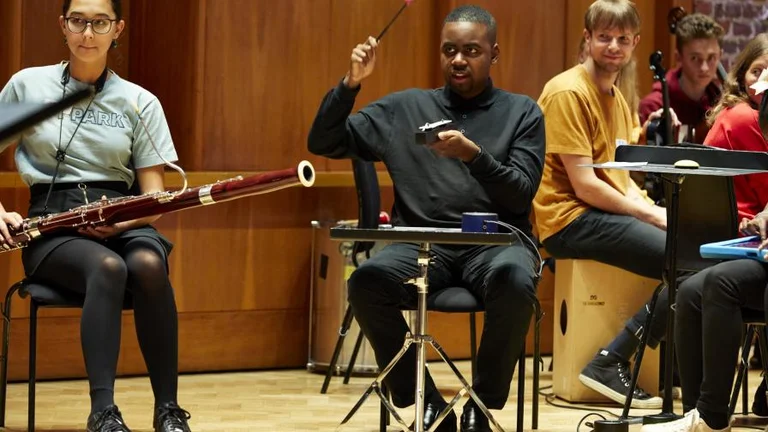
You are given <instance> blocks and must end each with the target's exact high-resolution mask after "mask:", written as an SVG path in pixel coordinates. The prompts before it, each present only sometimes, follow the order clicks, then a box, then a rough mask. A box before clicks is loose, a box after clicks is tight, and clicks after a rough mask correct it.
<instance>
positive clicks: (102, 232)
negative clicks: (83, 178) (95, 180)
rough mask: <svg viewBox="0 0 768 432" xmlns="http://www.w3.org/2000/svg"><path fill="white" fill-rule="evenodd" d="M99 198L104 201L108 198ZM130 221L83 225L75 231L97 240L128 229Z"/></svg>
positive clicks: (130, 225)
mask: <svg viewBox="0 0 768 432" xmlns="http://www.w3.org/2000/svg"><path fill="white" fill-rule="evenodd" d="M101 199H102V200H103V201H106V200H107V199H108V198H107V197H106V196H102V197H101ZM131 222H132V221H126V222H118V223H116V224H112V225H98V226H85V227H82V228H80V229H78V230H77V232H78V233H80V234H81V235H84V236H86V237H91V238H94V239H97V240H106V239H108V238H110V237H113V236H116V235H118V234H120V233H121V232H123V231H126V230H128V229H130V228H131V227H132V224H131Z"/></svg>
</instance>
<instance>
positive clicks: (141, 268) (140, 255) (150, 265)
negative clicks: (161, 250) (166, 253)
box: [125, 249, 171, 291]
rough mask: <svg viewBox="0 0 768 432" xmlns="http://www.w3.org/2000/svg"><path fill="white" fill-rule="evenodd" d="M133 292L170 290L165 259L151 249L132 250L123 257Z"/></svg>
mask: <svg viewBox="0 0 768 432" xmlns="http://www.w3.org/2000/svg"><path fill="white" fill-rule="evenodd" d="M125 264H126V268H127V270H128V275H129V279H130V280H131V281H132V283H131V285H132V287H133V289H134V291H149V290H152V291H157V290H170V289H171V286H170V284H169V283H167V280H168V270H167V266H166V262H165V258H164V257H163V256H161V255H159V254H158V253H157V252H155V251H154V250H152V249H136V250H132V251H131V252H130V253H128V254H127V255H126V257H125Z"/></svg>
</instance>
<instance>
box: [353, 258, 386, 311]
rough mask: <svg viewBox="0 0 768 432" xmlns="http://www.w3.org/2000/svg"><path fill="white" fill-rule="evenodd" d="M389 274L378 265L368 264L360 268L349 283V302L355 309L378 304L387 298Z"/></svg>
mask: <svg viewBox="0 0 768 432" xmlns="http://www.w3.org/2000/svg"><path fill="white" fill-rule="evenodd" d="M387 280H388V278H387V273H386V270H385V269H384V268H383V267H381V266H377V265H372V264H367V265H362V266H360V267H358V268H357V269H356V270H355V271H354V272H352V274H351V275H350V277H349V281H348V282H347V290H348V300H349V303H350V304H351V305H352V307H353V308H356V307H360V306H363V305H367V304H370V303H376V302H377V301H378V300H377V299H381V298H383V297H384V296H385V294H386V293H385V292H384V291H385V287H384V286H383V285H385V284H386V281H387Z"/></svg>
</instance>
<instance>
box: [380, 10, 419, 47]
mask: <svg viewBox="0 0 768 432" xmlns="http://www.w3.org/2000/svg"><path fill="white" fill-rule="evenodd" d="M413 1H414V0H405V2H404V3H403V6H402V7H401V8H400V10H399V11H397V13H396V14H395V16H394V17H392V19H391V20H390V21H389V24H387V26H386V27H384V30H382V31H381V33H379V36H378V37H377V38H376V42H378V41H380V40H381V38H383V37H384V34H385V33H386V32H387V30H389V27H390V26H391V25H392V23H393V22H395V20H396V19H397V17H399V16H400V14H401V13H402V12H403V10H405V8H407V7H408V6H409V5H410V4H411V3H413Z"/></svg>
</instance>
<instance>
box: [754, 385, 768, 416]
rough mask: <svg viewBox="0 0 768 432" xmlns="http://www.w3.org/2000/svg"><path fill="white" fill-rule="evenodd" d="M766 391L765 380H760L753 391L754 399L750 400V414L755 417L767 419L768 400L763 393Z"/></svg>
mask: <svg viewBox="0 0 768 432" xmlns="http://www.w3.org/2000/svg"><path fill="white" fill-rule="evenodd" d="M766 391H768V389H766V386H765V378H763V379H761V380H760V385H759V386H758V387H757V390H755V398H754V399H753V400H752V412H753V413H754V414H755V415H756V416H760V417H768V398H766V395H765V392H766Z"/></svg>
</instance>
